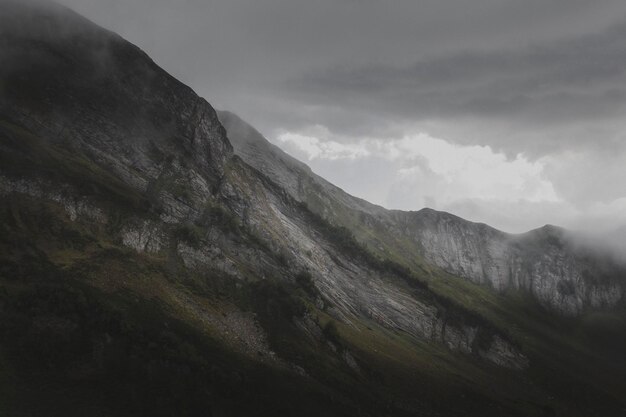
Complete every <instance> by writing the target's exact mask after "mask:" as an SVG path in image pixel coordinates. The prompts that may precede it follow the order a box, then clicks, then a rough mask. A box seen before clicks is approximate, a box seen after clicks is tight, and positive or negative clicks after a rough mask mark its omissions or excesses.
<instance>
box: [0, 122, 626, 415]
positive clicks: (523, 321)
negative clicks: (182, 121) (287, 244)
mask: <svg viewBox="0 0 626 417" xmlns="http://www.w3.org/2000/svg"><path fill="white" fill-rule="evenodd" d="M0 127H1V128H2V129H3V131H0V133H2V132H5V134H4V135H3V138H2V146H3V151H2V152H0V160H1V161H2V167H3V171H4V172H5V173H9V174H14V175H19V176H23V175H28V174H30V173H33V172H43V173H44V174H45V176H46V177H48V178H56V179H58V180H59V181H63V182H68V183H71V184H73V185H74V186H76V187H80V189H81V190H82V191H83V192H84V193H85V194H87V195H91V197H92V198H93V199H95V200H96V201H101V203H102V204H104V206H105V209H106V210H108V214H109V215H110V217H111V218H114V219H120V220H119V222H123V219H124V216H125V215H126V214H124V213H125V212H132V213H143V214H142V215H146V216H150V215H151V214H150V213H151V210H152V208H151V207H150V205H149V203H148V202H147V201H146V200H145V199H144V197H143V196H142V195H140V194H137V193H134V192H133V191H132V190H129V189H128V188H127V187H125V186H124V185H123V184H120V183H118V182H117V180H115V179H111V178H109V177H108V174H106V173H105V172H103V171H102V170H100V169H99V168H98V167H97V166H93V165H92V164H90V162H89V160H88V159H87V158H84V157H81V156H80V155H69V154H67V153H65V152H64V151H63V150H61V149H57V148H54V147H49V145H45V144H44V143H43V142H42V141H40V140H38V139H37V138H36V137H33V136H32V135H30V134H28V133H27V132H24V131H22V130H20V129H19V128H18V127H16V126H13V125H10V124H8V123H6V122H4V123H2V125H1V126H0ZM7 131H8V132H9V133H8V134H7V133H6V132H7ZM7 147H8V148H10V151H8V150H7ZM16 155H19V156H20V157H19V158H16V157H15V156H16ZM0 210H1V211H0V213H1V219H0V220H1V221H0V224H1V225H2V228H3V229H2V231H1V233H0V254H1V255H0V256H1V259H0V265H1V267H0V294H2V297H0V300H2V302H1V303H0V307H1V308H2V309H3V310H2V314H1V315H0V317H2V318H3V320H2V322H1V325H0V329H1V331H2V336H3V337H2V338H0V365H1V368H0V369H2V373H1V374H0V399H3V400H4V401H2V404H1V405H0V407H4V408H5V409H4V410H3V409H0V411H3V412H4V415H9V416H10V415H16V416H19V415H33V416H39V415H142V414H146V413H148V412H149V413H151V414H153V415H171V414H172V413H174V411H173V410H176V411H175V412H176V413H177V415H195V414H198V413H199V414H200V415H202V412H206V410H207V408H211V409H213V410H214V415H220V413H222V414H228V413H230V415H232V413H236V414H242V415H307V413H308V415H358V414H359V413H362V414H364V415H405V414H406V415H415V414H418V415H419V414H420V413H424V414H428V413H430V414H431V415H481V416H488V415H494V416H499V415H537V416H539V415H550V414H549V413H550V410H552V409H554V410H557V412H558V413H559V414H558V415H567V416H576V415H581V416H592V415H598V416H611V415H619V414H618V413H620V411H621V407H623V406H624V404H620V403H619V399H620V398H621V394H622V393H623V392H626V387H625V386H624V381H623V378H620V377H621V376H623V375H624V374H626V372H625V365H624V359H623V357H622V355H621V354H620V353H621V351H620V350H619V349H620V347H622V346H624V347H626V343H624V340H623V335H624V334H626V331H624V328H625V327H626V326H625V324H624V321H623V320H622V319H620V318H616V317H620V316H618V315H615V314H608V315H598V314H596V315H589V316H586V317H584V318H583V319H581V320H579V321H572V320H561V319H556V318H555V317H553V316H551V315H549V314H548V313H546V312H543V311H542V310H541V309H540V308H538V306H536V305H534V304H533V303H532V302H531V301H530V300H527V299H526V298H525V297H524V296H523V295H521V294H511V295H510V296H508V297H505V298H501V297H496V296H495V295H494V294H493V293H492V292H490V291H489V290H488V289H485V288H482V287H478V286H475V285H473V284H471V283H468V282H466V281H462V280H459V279H457V278H455V277H452V276H448V275H445V274H443V273H441V272H440V271H436V270H430V269H428V268H427V267H426V266H422V265H420V266H421V268H418V267H415V266H413V271H414V274H415V279H418V280H420V281H422V282H425V283H427V284H428V286H429V287H430V288H431V289H433V290H435V291H436V292H437V293H438V294H440V295H441V296H444V297H448V298H452V299H455V300H457V301H458V302H459V303H460V304H462V305H464V306H465V307H467V308H468V309H470V310H471V311H474V312H476V313H477V314H479V315H480V316H482V317H483V318H484V319H485V320H488V321H489V322H492V323H494V324H495V325H496V326H497V327H499V328H501V329H503V330H505V331H506V332H508V333H509V334H510V335H511V337H512V338H513V339H514V340H515V341H517V342H518V343H520V344H521V345H522V347H523V349H524V351H525V353H526V354H528V355H529V356H530V357H531V363H532V366H531V368H530V369H529V370H528V371H527V372H526V373H516V372H511V371H506V370H502V369H498V368H497V367H492V366H488V365H485V363H484V362H479V361H477V360H476V359H473V358H469V357H467V356H464V355H461V354H454V353H451V352H449V351H448V350H446V349H444V348H442V347H439V346H437V345H433V344H427V343H424V342H421V341H419V340H413V339H410V338H408V337H407V336H406V335H403V334H398V333H395V332H391V331H388V330H384V329H382V328H380V327H379V326H377V325H375V324H374V323H366V322H364V323H357V327H356V328H355V327H348V326H345V325H342V324H340V323H339V324H338V332H337V335H336V338H337V339H338V340H335V343H334V346H335V348H336V349H332V348H331V347H330V345H329V344H328V343H327V342H326V341H324V340H322V341H319V340H310V339H307V338H306V337H304V336H303V335H302V333H301V332H299V331H298V329H297V328H296V327H295V326H294V324H293V321H292V320H290V319H289V317H290V315H292V314H296V315H297V314H302V311H300V310H301V309H302V308H303V305H304V308H305V310H306V309H308V310H309V312H310V314H313V315H314V316H317V318H318V320H319V322H320V324H321V325H322V326H324V324H325V323H326V322H328V321H330V320H332V319H331V318H330V317H328V316H326V314H325V313H324V312H323V311H318V310H316V309H315V307H314V306H313V303H312V302H310V301H311V300H310V299H309V298H308V297H307V295H306V294H305V293H303V291H302V290H301V289H299V288H295V287H289V286H287V287H285V286H284V285H283V284H281V283H278V282H276V283H272V282H270V283H269V284H267V285H269V287H259V286H258V285H259V284H258V283H252V284H251V285H250V286H244V287H242V288H237V287H234V286H232V285H227V284H224V285H221V284H220V283H221V282H223V281H222V280H221V278H220V277H219V276H215V277H207V276H203V277H197V276H193V274H191V275H185V274H183V275H180V276H176V277H172V276H171V274H170V273H168V254H167V253H160V254H156V255H150V256H148V255H138V254H135V253H134V252H131V251H129V250H127V249H125V248H122V247H120V246H119V244H118V242H117V241H116V240H115V228H116V227H118V228H119V226H120V224H115V222H114V224H110V225H108V226H107V227H103V226H97V225H93V224H86V223H81V222H70V221H69V219H68V218H67V215H66V214H65V213H64V212H63V210H62V208H61V207H59V206H58V205H56V204H53V203H49V202H48V203H42V202H38V201H36V200H32V199H28V198H23V197H19V196H12V197H11V198H8V199H3V201H2V204H1V207H0ZM233 230H235V231H236V230H237V228H236V227H234V228H233ZM355 230H356V233H357V236H358V233H359V229H358V228H357V229H355ZM355 250H356V249H355ZM370 250H372V246H370ZM393 259H394V260H395V261H397V260H398V259H402V258H401V257H394V258H393ZM207 280H212V281H213V282H215V283H217V284H216V285H209V286H207V285H205V284H206V281H207ZM220 285H221V286H220ZM176 293H178V294H181V293H182V294H186V295H187V296H192V297H196V298H198V299H200V300H202V302H203V303H205V304H206V305H207V306H210V307H211V308H212V309H214V311H215V312H217V313H219V312H220V311H222V309H224V308H239V309H243V310H251V311H254V312H255V313H256V314H257V317H258V318H259V320H260V322H261V324H263V326H264V328H265V330H266V331H267V332H268V334H269V338H270V343H271V344H272V347H273V349H275V350H276V351H277V352H278V353H279V354H280V355H281V356H282V357H284V358H287V359H289V360H290V361H292V362H294V363H296V364H298V365H299V366H302V367H303V368H304V369H305V370H306V371H307V373H308V374H309V375H310V376H311V377H312V378H306V377H305V378H303V377H299V376H296V375H294V374H293V373H292V372H288V371H285V370H281V369H280V368H276V367H274V366H269V365H264V364H262V363H259V362H256V361H251V360H249V359H248V358H246V357H245V356H243V355H240V354H238V353H236V351H234V350H233V349H232V347H231V346H228V345H226V344H225V342H224V340H223V339H222V338H221V337H220V334H219V332H217V331H216V329H212V328H210V326H209V327H207V326H205V325H203V323H201V322H200V321H198V320H197V318H196V317H194V316H193V315H190V314H189V313H188V311H187V310H186V309H185V308H183V306H181V305H180V302H179V301H177V300H178V299H177V298H176V297H174V296H173V295H172V294H176ZM16 300H17V301H16ZM68 305H69V306H72V307H71V308H68V307H67V306H68ZM45 317H47V318H48V320H47V321H46V320H44V319H43V318H45ZM94 317H97V318H98V320H99V321H97V323H95V324H94V323H93V322H92V321H93V320H94ZM621 317H624V315H623V314H622V316H621ZM51 318H52V319H51ZM72 329H73V330H72ZM109 339H110V340H112V342H111V343H109V344H106V343H105V347H104V348H102V347H101V345H102V343H104V342H102V341H103V340H105V341H106V340H109ZM107 343H108V342H107ZM98 346H100V347H98ZM612 346H613V349H611V347H612ZM68 350H69V351H70V352H73V353H74V355H71V356H67V355H66V351H68ZM102 351H104V353H102ZM344 351H348V352H351V354H352V355H353V356H354V357H355V360H356V362H357V364H358V365H359V368H360V371H359V372H355V371H353V370H351V369H350V368H349V367H348V366H347V365H346V363H345V361H344V360H343V359H342V354H343V352H344ZM49 352H56V353H54V354H52V355H51V354H50V353H49ZM103 364H106V366H103ZM108 369H113V371H111V372H109V371H108ZM120 381H123V383H122V384H120ZM268 381H271V383H270V384H268ZM181 386H182V387H184V389H181ZM154 398H159V399H160V400H159V401H155V400H154ZM572 398H575V399H576V401H575V404H574V406H572V405H570V404H569V403H570V402H571V399H572ZM137 404H140V405H141V407H148V409H138V408H136V407H137ZM546 407H549V408H546ZM602 407H606V409H603V408H602ZM514 410H515V411H514ZM546 413H547V414H546ZM594 413H595V414H594Z"/></svg>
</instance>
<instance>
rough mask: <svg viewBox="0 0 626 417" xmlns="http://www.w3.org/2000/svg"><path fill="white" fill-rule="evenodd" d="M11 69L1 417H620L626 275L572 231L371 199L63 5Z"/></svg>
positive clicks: (0, 51) (6, 78) (9, 47)
mask: <svg viewBox="0 0 626 417" xmlns="http://www.w3.org/2000/svg"><path fill="white" fill-rule="evenodd" d="M0 62H2V65H1V66H0V196H1V198H0V219H1V221H0V227H1V230H0V369H2V372H1V373H0V415H3V416H4V415H6V416H73V415H76V416H78V415H81V416H82V415H90V416H143V415H151V416H172V415H176V416H205V415H211V416H230V415H239V416H248V415H249V416H259V415H262V416H264V415H267V416H270V415H271V416H278V415H298V416H306V415H311V416H319V415H324V416H353V415H364V416H385V415H386V416H421V415H433V416H457V415H470V416H471V415H477V416H478V415H480V416H502V415H511V416H528V415H536V416H541V415H567V416H590V415H602V416H612V415H621V414H622V413H623V409H624V407H626V404H625V403H624V398H623V395H622V394H623V392H624V389H625V388H626V386H625V382H624V381H625V378H624V375H626V363H625V361H624V357H623V349H624V348H625V347H626V337H625V335H626V316H625V314H624V303H623V300H622V299H621V298H618V297H617V296H614V293H619V292H620V291H622V292H623V290H621V288H622V286H621V285H622V284H621V281H620V279H621V277H622V276H621V275H620V273H621V272H620V269H619V266H616V265H613V264H610V263H606V262H605V261H604V259H602V258H597V257H596V258H590V259H587V258H585V257H583V256H582V254H581V255H579V254H578V252H575V251H573V250H574V249H572V250H571V251H570V250H569V249H568V246H567V245H566V244H564V243H562V242H565V240H564V239H566V238H565V237H564V236H565V235H564V234H563V237H562V238H561V237H559V236H560V234H561V232H560V231H558V230H552V229H549V230H544V231H537V232H532V233H530V234H529V235H523V236H509V235H505V234H503V233H501V232H497V231H495V230H493V229H490V228H488V227H487V226H484V225H475V224H473V223H469V222H465V221H463V220H462V219H459V218H456V217H454V216H451V215H448V214H445V213H438V212H434V211H431V210H425V211H421V212H417V213H403V212H397V211H387V210H384V209H382V208H380V207H377V206H374V205H371V204H369V203H367V202H365V201H363V200H359V199H355V198H353V197H351V196H349V195H347V194H346V193H344V192H343V191H341V190H340V189H338V188H337V187H334V186H332V185H331V184H329V183H328V182H326V181H324V180H323V179H321V178H320V177H318V176H316V175H314V174H313V173H312V172H311V171H310V170H309V169H308V168H307V167H306V166H305V165H304V164H302V163H300V162H298V161H296V160H294V159H293V158H290V157H288V156H287V155H285V154H284V153H282V152H281V151H280V150H279V149H277V148H276V147H273V146H272V145H271V144H269V143H268V142H267V141H265V140H264V139H263V138H262V136H261V135H259V134H258V132H256V131H254V129H253V128H251V127H250V126H247V125H246V124H245V123H243V122H242V121H241V120H239V119H238V118H237V117H236V116H234V115H232V114H228V113H220V114H218V113H217V112H216V111H215V110H214V109H213V107H212V106H211V105H210V104H209V103H208V102H207V101H205V100H204V99H202V98H200V97H198V96H197V95H196V94H195V93H194V92H193V91H192V90H191V89H190V88H189V87H187V86H185V85H183V84H182V83H180V82H179V81H177V80H176V79H174V78H173V77H171V76H170V75H169V74H167V73H166V72H165V71H164V70H163V69H161V68H160V67H159V66H158V65H156V64H155V63H154V62H153V61H152V60H151V59H150V58H149V57H148V56H147V55H146V54H145V53H143V52H142V51H141V50H140V49H138V48H137V47H135V46H133V45H132V44H130V43H128V42H127V41H125V40H123V39H122V38H120V37H119V36H118V35H116V34H114V33H111V32H109V31H106V30H104V29H102V28H100V27H98V26H96V25H95V24H93V23H91V22H90V21H88V20H87V19H85V18H83V17H81V16H79V15H77V14H75V13H74V12H72V11H70V10H68V9H65V8H63V7H61V6H57V5H53V4H46V3H31V2H28V3H24V2H18V1H5V2H1V3H0ZM554 236H557V238H556V240H555V237H554ZM494 245H495V246H497V247H507V248H510V253H509V252H507V255H506V256H504V255H500V254H498V253H496V252H494V250H495V249H494ZM470 249H471V251H470ZM576 250H579V249H576ZM472 251H473V252H472ZM550 251H556V252H554V253H552V252H550ZM496 255H498V256H496ZM560 256H562V259H561V260H560V261H558V262H555V259H557V258H558V257H560ZM590 256H591V255H590ZM544 258H545V259H544ZM548 258H549V259H548ZM477 259H478V260H477ZM516 259H521V260H520V261H516ZM559 259H560V258H559ZM493 262H495V264H496V265H514V262H520V263H523V262H531V265H530V266H533V265H535V264H537V265H547V266H541V268H544V269H539V267H537V268H535V269H532V268H531V271H533V274H535V275H536V280H537V281H539V282H541V283H552V282H554V283H555V284H554V285H556V287H557V291H559V294H564V295H563V297H561V298H560V299H558V300H561V299H565V300H567V301H565V302H561V301H559V302H556V303H553V302H552V301H550V300H551V299H552V298H550V300H544V299H543V298H541V297H539V296H538V294H539V293H538V292H536V291H534V286H533V287H526V286H525V285H527V284H526V283H525V281H523V280H521V279H519V280H518V281H516V282H520V284H519V285H517V286H516V285H513V284H507V285H502V286H499V285H493V287H494V288H491V287H489V286H487V285H480V284H483V283H485V282H487V281H489V282H496V275H494V274H495V272H494V271H495V269H494V268H489V267H488V266H489V265H491V264H492V263H493ZM559 262H560V263H559ZM594 262H595V263H594ZM579 264H580V265H584V266H583V267H581V269H580V271H587V272H585V274H583V275H582V276H581V278H580V280H582V281H581V282H584V283H585V284H584V285H588V286H589V288H593V290H585V291H583V292H580V291H582V290H581V289H580V288H579V287H578V286H577V285H579V284H578V281H576V280H574V278H573V277H570V278H567V273H566V272H562V271H561V270H562V269H563V268H565V267H566V266H567V265H579ZM523 266H525V265H523ZM478 268H482V269H478ZM520 268H521V267H520ZM584 268H586V269H584ZM479 270H482V271H484V272H483V275H482V276H479V275H480V274H478V273H477V272H476V271H479ZM521 270H523V268H521V269H520V271H521ZM553 270H554V271H558V274H557V273H554V274H553V276H544V272H543V271H548V272H550V271H553ZM513 272H515V271H513ZM513 272H511V275H510V276H509V277H512V278H511V279H510V280H509V278H506V279H504V278H502V279H501V281H502V282H509V281H510V282H513V281H514V280H516V279H518V278H516V277H519V276H520V275H519V274H521V272H520V273H518V275H515V274H514V273H513ZM600 272H602V274H600ZM473 274H474V275H473ZM476 274H478V275H476ZM581 274H582V272H581ZM535 275H532V277H533V280H535ZM502 276H504V275H502ZM524 276H526V275H524ZM497 277H500V275H497ZM479 278H480V279H479ZM567 279H570V280H573V281H572V284H558V283H559V282H564V281H566V280H567ZM522 282H524V285H521V283H522ZM532 282H535V281H532ZM592 284H593V285H592ZM542 285H543V284H542ZM546 285H547V284H546ZM581 288H582V287H581ZM585 288H586V287H585ZM494 290H495V291H494ZM549 290H550V291H552V290H551V289H549ZM594 291H595V292H596V293H597V294H600V295H598V296H597V297H596V298H594V297H595V296H593V295H589V294H592V293H593V292H594ZM607 293H608V294H611V295H610V296H606V294H607ZM550 294H552V293H550ZM572 294H574V295H573V296H572ZM567 297H569V298H567ZM620 297H621V295H620ZM579 298H580V300H581V301H580V303H581V304H580V308H579V306H578V304H576V303H577V302H578V301H576V302H574V304H573V305H574V307H573V308H570V307H569V306H570V304H571V303H570V301H569V300H570V299H574V300H578V299H579ZM562 306H566V307H562ZM559 313H565V314H559Z"/></svg>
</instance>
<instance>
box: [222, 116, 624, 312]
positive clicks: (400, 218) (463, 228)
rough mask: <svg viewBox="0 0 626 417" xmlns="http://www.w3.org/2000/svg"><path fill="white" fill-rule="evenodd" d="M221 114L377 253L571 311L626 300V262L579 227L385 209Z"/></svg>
mask: <svg viewBox="0 0 626 417" xmlns="http://www.w3.org/2000/svg"><path fill="white" fill-rule="evenodd" d="M219 117H220V120H221V121H222V123H223V124H224V126H225V127H226V129H227V131H228V136H229V139H230V140H231V143H232V144H233V147H234V150H235V153H236V154H238V155H240V156H241V157H242V158H243V160H244V161H246V162H247V163H249V164H250V165H251V166H253V167H255V168H257V169H258V170H259V171H261V172H262V173H264V174H266V175H267V176H268V177H270V178H271V179H273V180H274V181H275V182H277V183H279V184H281V185H283V187H284V188H285V189H286V190H287V191H288V192H289V193H290V194H291V195H292V196H293V197H294V198H295V199H296V200H298V201H302V202H305V203H307V205H308V206H309V207H310V208H311V209H312V210H313V211H315V212H316V213H318V214H319V215H320V216H322V217H324V218H325V219H327V220H328V221H330V222H333V223H336V224H340V225H342V226H346V227H348V228H350V230H353V231H354V233H355V235H356V237H357V239H358V240H359V241H360V242H362V243H363V244H365V245H366V246H367V247H368V248H369V249H370V250H371V251H372V252H374V253H377V254H379V255H381V256H385V257H387V256H388V257H392V259H396V260H398V261H399V262H401V263H402V264H405V265H407V266H411V267H420V265H421V264H422V263H424V262H426V263H428V264H430V265H434V266H437V267H439V268H441V269H443V270H445V271H446V272H449V273H451V274H454V275H456V276H459V277H462V278H465V279H467V280H469V281H471V282H474V283H477V284H483V285H487V286H489V287H492V288H493V289H494V290H496V291H498V292H503V291H506V290H509V289H520V290H525V291H527V292H529V293H530V294H532V295H533V296H534V297H536V299H537V300H538V301H539V302H540V303H541V304H542V305H544V306H545V307H546V308H550V309H552V310H554V311H556V312H558V313H560V314H563V315H578V314H581V313H582V312H583V311H586V310H597V309H606V308H611V307H613V306H615V305H616V304H618V303H620V302H622V300H623V298H624V291H625V289H624V277H626V267H625V264H624V263H623V262H621V263H620V262H619V261H618V259H616V258H615V257H614V256H612V255H611V254H610V253H604V252H602V251H595V250H594V249H593V247H587V246H588V245H585V242H584V241H581V242H579V239H578V238H577V236H576V234H574V233H572V232H568V231H566V230H563V229H560V228H558V227H554V226H549V225H547V226H545V227H542V228H540V229H536V230H532V231H530V232H528V233H525V234H520V235H512V234H508V233H503V232H501V231H499V230H496V229H494V228H492V227H489V226H488V225H485V224H478V223H472V222H469V221H466V220H464V219H462V218H460V217H457V216H454V215H452V214H449V213H445V212H438V211H435V210H431V209H423V210H420V211H417V212H403V211H399V210H385V209H383V208H382V207H380V206H376V205H373V204H370V203H368V202H366V201H364V200H361V199H359V198H356V197H352V196H351V195H349V194H347V193H345V192H344V191H342V190H341V189H340V188H338V187H336V186H334V185H332V184H330V183H329V182H327V181H326V180H324V179H323V178H321V177H319V176H317V175H315V174H314V173H313V172H312V171H311V170H310V168H309V167H308V166H306V165H304V164H303V163H301V162H300V161H297V160H295V159H294V158H292V157H291V156H289V155H287V154H286V153H284V152H283V151H282V150H280V149H279V148H278V147H276V146H275V145H272V144H271V143H269V142H268V141H267V140H266V139H265V138H264V137H263V136H262V135H261V134H260V133H259V132H258V131H256V130H255V129H254V128H253V127H252V126H250V125H248V124H247V123H246V122H244V121H243V120H241V118H239V117H238V116H237V115H235V114H233V113H230V112H226V111H224V112H219ZM622 261H623V258H622Z"/></svg>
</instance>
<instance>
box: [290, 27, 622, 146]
mask: <svg viewBox="0 0 626 417" xmlns="http://www.w3.org/2000/svg"><path fill="white" fill-rule="evenodd" d="M625 86H626V23H624V22H622V23H619V24H615V25H612V26H610V27H609V28H608V29H606V30H604V31H602V32H600V33H597V34H589V35H584V36H579V37H576V38H575V39H569V40H562V41H558V42H551V43H549V44H545V45H537V46H532V47H525V48H519V49H502V50H497V51H490V52H480V51H475V52H462V53H458V54H453V55H451V56H446V57H443V58H436V59H432V60H423V61H419V62H417V63H416V64H414V65H411V66H407V67H393V66H373V67H368V68H356V69H330V70H325V71H321V72H315V73H310V74H307V75H305V76H302V77H300V78H298V79H297V80H294V81H292V82H291V83H290V84H288V91H289V92H290V93H292V94H294V95H296V96H297V97H298V98H299V99H301V100H303V101H307V100H308V101H309V102H315V103H318V104H319V103H328V104H331V103H332V104H334V105H337V104H338V103H343V104H344V107H346V108H353V109H361V110H363V111H364V112H365V113H367V112H371V113H377V114H378V115H380V114H384V115H386V117H388V118H391V119H394V118H400V119H405V120H423V119H439V120H441V119H444V120H445V119H450V120H457V121H458V119H459V118H473V119H480V118H484V119H495V120H496V121H497V123H503V122H506V120H510V122H511V123H515V124H517V125H520V124H523V123H527V124H529V125H531V126H532V128H533V129H536V128H537V124H541V125H544V126H545V128H546V129H550V127H551V126H553V125H557V126H558V125H561V124H572V123H574V124H579V123H581V122H584V123H589V122H593V121H606V120H609V121H610V120H612V119H616V118H621V117H622V116H623V114H624V111H625V107H626V106H625V105H626V87H625ZM598 139H601V138H596V140H598ZM607 139H610V136H609V137H607ZM570 140H584V138H583V137H578V138H576V137H573V138H572V137H570ZM528 145H532V144H530V143H528ZM558 145H560V146H562V145H564V144H563V143H559V144H558ZM565 145H567V144H565ZM570 145H571V143H570Z"/></svg>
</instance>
